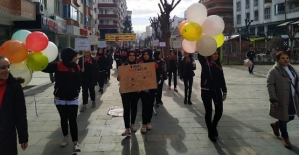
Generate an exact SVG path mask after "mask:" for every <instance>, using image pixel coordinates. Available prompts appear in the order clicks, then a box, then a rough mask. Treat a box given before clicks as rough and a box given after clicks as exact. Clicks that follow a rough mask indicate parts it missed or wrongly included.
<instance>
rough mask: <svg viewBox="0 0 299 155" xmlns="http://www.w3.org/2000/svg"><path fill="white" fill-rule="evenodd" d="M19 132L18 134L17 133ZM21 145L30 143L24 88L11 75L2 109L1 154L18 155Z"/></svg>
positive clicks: (0, 127)
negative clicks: (18, 146) (18, 147)
mask: <svg viewBox="0 0 299 155" xmlns="http://www.w3.org/2000/svg"><path fill="white" fill-rule="evenodd" d="M16 131H17V132H16ZM17 133H18V139H19V143H20V144H21V143H26V142H28V124H27V112H26V105H25V97H24V93H23V89H22V86H21V84H20V82H18V81H17V80H16V79H15V78H14V77H13V76H12V75H11V74H10V75H9V77H8V80H7V87H6V91H5V93H4V97H3V102H2V106H1V108H0V154H1V155H17V154H18V152H17Z"/></svg>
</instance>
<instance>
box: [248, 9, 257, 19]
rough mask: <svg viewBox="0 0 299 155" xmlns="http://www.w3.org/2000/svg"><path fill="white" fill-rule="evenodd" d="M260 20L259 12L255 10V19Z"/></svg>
mask: <svg viewBox="0 0 299 155" xmlns="http://www.w3.org/2000/svg"><path fill="white" fill-rule="evenodd" d="M247 19H248V18H247ZM258 20H259V12H258V11H254V21H258Z"/></svg>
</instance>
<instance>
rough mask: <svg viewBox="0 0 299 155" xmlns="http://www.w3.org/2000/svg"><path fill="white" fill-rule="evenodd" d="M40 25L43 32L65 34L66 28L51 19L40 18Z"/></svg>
mask: <svg viewBox="0 0 299 155" xmlns="http://www.w3.org/2000/svg"><path fill="white" fill-rule="evenodd" d="M42 24H43V27H44V29H45V30H47V31H51V32H55V33H66V28H65V27H64V26H62V25H61V24H59V23H58V22H56V21H55V20H53V19H50V18H47V17H42Z"/></svg>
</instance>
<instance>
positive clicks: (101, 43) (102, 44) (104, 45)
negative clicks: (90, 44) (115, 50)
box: [98, 41, 107, 48]
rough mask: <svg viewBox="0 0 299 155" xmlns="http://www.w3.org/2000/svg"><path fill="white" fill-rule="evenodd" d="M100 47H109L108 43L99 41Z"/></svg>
mask: <svg viewBox="0 0 299 155" xmlns="http://www.w3.org/2000/svg"><path fill="white" fill-rule="evenodd" d="M98 47H99V48H104V47H107V45H106V41H99V44H98Z"/></svg>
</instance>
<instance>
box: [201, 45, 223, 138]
mask: <svg viewBox="0 0 299 155" xmlns="http://www.w3.org/2000/svg"><path fill="white" fill-rule="evenodd" d="M198 60H199V62H200V64H201V66H202V70H201V99H202V102H203V104H204V107H205V111H206V114H205V121H206V125H207V128H208V137H209V139H210V140H211V141H212V142H216V141H217V139H216V137H218V131H217V125H218V122H219V120H220V119H221V116H222V112H223V101H224V100H225V99H226V94H227V88H226V83H225V78H224V74H223V69H222V65H221V63H220V60H219V52H218V50H216V51H215V53H214V54H213V55H211V56H208V57H204V56H202V55H200V54H199V53H198ZM212 100H213V102H214V106H215V115H214V119H213V121H212Z"/></svg>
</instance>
